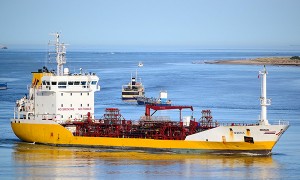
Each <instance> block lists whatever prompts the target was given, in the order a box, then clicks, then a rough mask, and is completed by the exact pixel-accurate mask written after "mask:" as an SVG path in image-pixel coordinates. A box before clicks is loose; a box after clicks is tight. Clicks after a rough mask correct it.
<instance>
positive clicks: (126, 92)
mask: <svg viewBox="0 0 300 180" xmlns="http://www.w3.org/2000/svg"><path fill="white" fill-rule="evenodd" d="M144 95H145V88H144V86H143V84H142V82H141V81H137V71H136V74H135V77H132V75H131V79H130V82H129V83H128V84H126V85H123V86H122V100H133V101H136V98H137V97H139V96H144Z"/></svg>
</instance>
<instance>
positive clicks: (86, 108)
mask: <svg viewBox="0 0 300 180" xmlns="http://www.w3.org/2000/svg"><path fill="white" fill-rule="evenodd" d="M78 110H92V108H78Z"/></svg>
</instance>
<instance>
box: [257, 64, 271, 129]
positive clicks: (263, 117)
mask: <svg viewBox="0 0 300 180" xmlns="http://www.w3.org/2000/svg"><path fill="white" fill-rule="evenodd" d="M259 74H260V75H262V79H261V96H260V106H261V112H260V120H259V124H260V125H270V124H269V121H268V119H267V106H269V105H271V99H267V74H268V72H267V70H266V66H264V69H263V70H261V71H259Z"/></svg>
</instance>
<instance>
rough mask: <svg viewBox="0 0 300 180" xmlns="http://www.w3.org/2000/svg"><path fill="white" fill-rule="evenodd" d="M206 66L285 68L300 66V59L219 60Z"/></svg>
mask: <svg viewBox="0 0 300 180" xmlns="http://www.w3.org/2000/svg"><path fill="white" fill-rule="evenodd" d="M205 63H206V64H248V65H283V66H300V60H299V59H291V57H261V58H255V59H241V60H218V61H210V62H205Z"/></svg>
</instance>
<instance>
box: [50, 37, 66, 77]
mask: <svg viewBox="0 0 300 180" xmlns="http://www.w3.org/2000/svg"><path fill="white" fill-rule="evenodd" d="M50 35H53V36H54V37H55V40H54V41H49V43H48V45H49V46H51V45H52V46H55V52H54V53H53V52H52V53H51V52H49V59H50V55H51V54H56V58H55V59H56V64H57V71H56V72H57V75H58V76H62V75H63V64H66V46H65V44H64V43H60V42H59V33H58V32H56V33H51V34H50Z"/></svg>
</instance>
